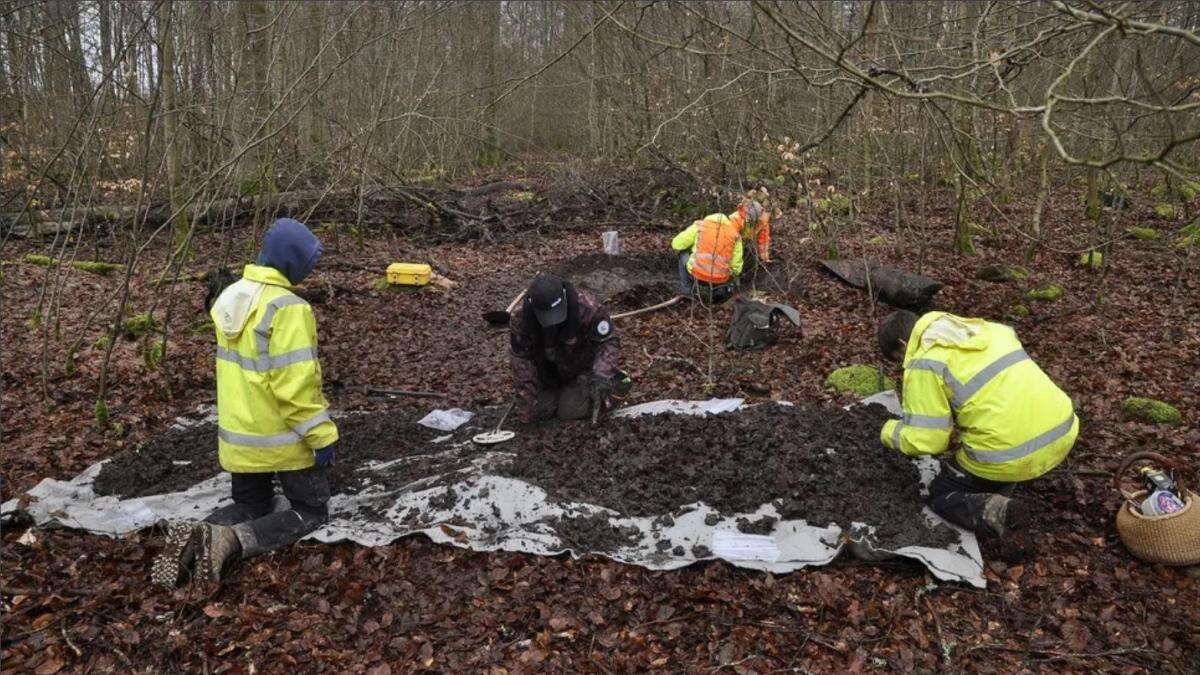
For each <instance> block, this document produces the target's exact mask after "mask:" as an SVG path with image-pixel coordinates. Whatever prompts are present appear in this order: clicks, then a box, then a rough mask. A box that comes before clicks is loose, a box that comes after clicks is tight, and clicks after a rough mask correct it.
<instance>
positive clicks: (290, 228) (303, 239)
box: [258, 218, 323, 285]
mask: <svg viewBox="0 0 1200 675" xmlns="http://www.w3.org/2000/svg"><path fill="white" fill-rule="evenodd" d="M322 251H323V249H322V248H321V242H320V241H318V240H317V236H316V235H315V234H313V233H312V232H311V231H310V230H309V229H308V228H307V227H305V226H304V223H302V222H300V221H298V220H293V219H291V218H280V219H279V220H276V221H275V224H274V225H272V226H271V229H269V230H267V234H266V236H265V237H263V245H262V252H260V253H259V254H258V264H259V265H266V266H267V267H274V268H275V269H277V270H279V271H280V272H282V273H283V276H285V277H287V278H288V281H290V282H292V284H293V285H295V284H299V283H300V282H302V281H304V280H305V279H306V278H308V275H309V274H311V273H312V271H313V268H314V267H316V266H317V261H318V260H320V259H321V253H322Z"/></svg>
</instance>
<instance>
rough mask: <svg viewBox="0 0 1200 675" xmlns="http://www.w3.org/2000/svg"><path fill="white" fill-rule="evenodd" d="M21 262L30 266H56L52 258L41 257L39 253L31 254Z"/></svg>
mask: <svg viewBox="0 0 1200 675" xmlns="http://www.w3.org/2000/svg"><path fill="white" fill-rule="evenodd" d="M21 260H22V261H23V262H26V263H29V264H30V265H40V266H41V267H49V266H50V265H52V264H54V259H53V258H51V257H50V256H48V255H39V254H37V253H30V254H29V255H27V256H25V257H24V258H21Z"/></svg>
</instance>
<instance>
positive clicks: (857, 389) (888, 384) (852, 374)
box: [825, 364, 896, 397]
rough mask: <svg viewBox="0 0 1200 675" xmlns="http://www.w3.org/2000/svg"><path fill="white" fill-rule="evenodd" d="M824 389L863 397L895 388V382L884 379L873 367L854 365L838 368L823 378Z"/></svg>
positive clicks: (887, 378)
mask: <svg viewBox="0 0 1200 675" xmlns="http://www.w3.org/2000/svg"><path fill="white" fill-rule="evenodd" d="M825 388H826V389H832V390H834V391H836V392H838V393H841V394H854V395H855V396H859V397H863V396H870V395H872V394H878V393H879V392H881V391H887V390H888V389H895V388H896V381H895V380H893V379H892V378H890V377H884V376H883V374H882V373H880V372H879V369H878V368H876V367H875V366H867V365H862V364H859V365H854V366H846V367H845V368H838V369H837V370H835V371H833V372H832V373H830V374H829V377H827V378H825Z"/></svg>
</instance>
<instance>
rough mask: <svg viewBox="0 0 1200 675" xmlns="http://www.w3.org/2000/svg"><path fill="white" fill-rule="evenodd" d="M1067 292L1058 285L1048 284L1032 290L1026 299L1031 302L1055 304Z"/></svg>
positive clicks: (1026, 295)
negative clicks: (1038, 301) (1039, 301)
mask: <svg viewBox="0 0 1200 675" xmlns="http://www.w3.org/2000/svg"><path fill="white" fill-rule="evenodd" d="M1065 292H1066V291H1064V290H1063V287H1062V286H1059V285H1058V284H1046V285H1045V286H1041V287H1039V288H1034V289H1030V290H1029V292H1027V293H1025V297H1027V298H1029V299H1030V300H1041V301H1043V302H1054V301H1055V300H1058V299H1059V298H1061V297H1062V296H1063V294H1064V293H1065Z"/></svg>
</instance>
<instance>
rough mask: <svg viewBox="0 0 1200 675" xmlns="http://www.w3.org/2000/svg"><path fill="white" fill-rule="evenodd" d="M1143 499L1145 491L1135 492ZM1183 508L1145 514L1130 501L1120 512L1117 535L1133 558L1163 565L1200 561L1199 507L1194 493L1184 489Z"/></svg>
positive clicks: (1196, 562)
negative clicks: (1175, 510) (1177, 510)
mask: <svg viewBox="0 0 1200 675" xmlns="http://www.w3.org/2000/svg"><path fill="white" fill-rule="evenodd" d="M1132 496H1133V497H1134V498H1135V499H1144V498H1145V497H1146V491H1145V490H1142V491H1139V492H1135V493H1134V494H1133V495H1132ZM1183 497H1184V500H1183V510H1181V511H1179V512H1178V513H1172V514H1169V515H1165V516H1143V515H1142V514H1141V513H1138V512H1137V511H1136V510H1135V508H1134V506H1133V504H1131V503H1129V501H1124V502H1122V503H1121V510H1120V511H1117V534H1119V535H1121V541H1123V542H1125V547H1126V548H1128V549H1129V552H1130V553H1132V554H1133V555H1134V557H1137V558H1140V559H1141V560H1145V561H1146V562H1151V563H1161V564H1163V565H1197V564H1200V506H1197V505H1196V502H1197V496H1196V494H1195V493H1194V492H1188V491H1186V490H1185V491H1184V492H1183Z"/></svg>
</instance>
